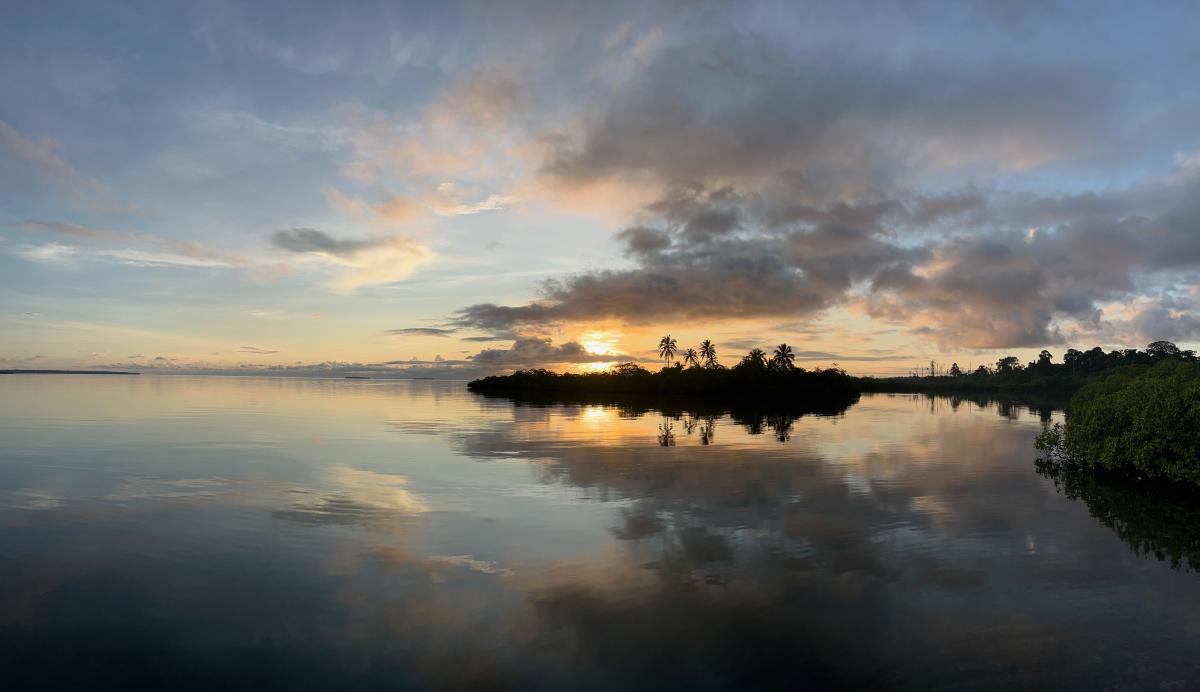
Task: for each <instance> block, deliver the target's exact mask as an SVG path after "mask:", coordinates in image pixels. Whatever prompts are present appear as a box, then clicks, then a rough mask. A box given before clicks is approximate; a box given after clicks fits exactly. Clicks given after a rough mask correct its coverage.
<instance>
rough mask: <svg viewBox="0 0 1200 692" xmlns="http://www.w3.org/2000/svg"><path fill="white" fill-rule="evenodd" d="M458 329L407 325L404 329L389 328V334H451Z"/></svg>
mask: <svg viewBox="0 0 1200 692" xmlns="http://www.w3.org/2000/svg"><path fill="white" fill-rule="evenodd" d="M456 331H458V330H457V329H440V328H437V327H405V328H403V329H389V330H387V333H388V334H391V335H393V336H447V337H448V336H450V335H452V334H454V332H456Z"/></svg>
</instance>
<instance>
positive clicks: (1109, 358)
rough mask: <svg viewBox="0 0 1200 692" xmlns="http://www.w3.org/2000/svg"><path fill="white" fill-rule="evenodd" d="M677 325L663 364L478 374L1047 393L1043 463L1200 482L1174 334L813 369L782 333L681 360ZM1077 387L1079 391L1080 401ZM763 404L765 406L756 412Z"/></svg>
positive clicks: (807, 391)
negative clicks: (768, 348) (973, 360)
mask: <svg viewBox="0 0 1200 692" xmlns="http://www.w3.org/2000/svg"><path fill="white" fill-rule="evenodd" d="M677 353H679V350H678V346H677V344H676V342H675V340H674V339H672V338H671V337H670V335H667V336H664V337H663V338H662V340H661V341H660V342H659V355H660V356H661V357H662V358H663V360H664V361H665V365H664V367H663V368H661V369H660V370H659V371H658V372H651V371H650V370H647V369H646V368H643V367H642V366H640V365H638V364H637V363H632V362H630V363H621V364H619V365H616V366H614V367H612V368H610V369H609V370H608V371H607V372H597V373H557V372H553V371H550V370H545V369H530V370H519V371H517V372H514V373H512V374H510V375H494V376H491V377H485V378H482V379H478V380H472V381H471V382H470V383H468V385H467V387H468V389H470V390H471V391H473V392H476V393H479V394H484V395H487V396H502V397H507V398H510V399H512V400H514V401H525V402H537V401H539V400H540V401H542V402H544V403H551V402H557V403H612V404H616V405H623V404H624V403H628V402H636V405H638V406H642V407H646V408H659V409H661V410H664V411H667V410H682V409H691V408H702V409H705V410H718V409H722V408H724V409H725V410H729V411H734V410H737V409H746V408H748V409H750V410H755V411H760V412H761V411H767V410H771V409H778V410H790V411H792V412H793V413H795V414H798V415H803V414H804V413H813V412H815V413H820V412H828V413H833V414H836V413H840V412H841V411H844V410H845V409H846V408H848V407H849V406H850V405H852V404H853V403H854V402H855V401H857V400H858V398H859V396H860V395H861V394H863V393H866V392H878V393H897V394H902V393H918V394H927V395H942V394H945V395H952V396H954V395H958V396H965V397H969V396H971V395H1002V396H1016V397H1019V398H1020V397H1039V398H1043V399H1045V400H1058V401H1062V402H1064V403H1066V405H1065V409H1066V424H1065V425H1063V424H1057V425H1055V426H1053V427H1050V428H1047V429H1046V430H1045V431H1044V432H1043V433H1042V434H1041V435H1040V436H1039V437H1038V439H1037V441H1036V444H1035V447H1036V448H1037V449H1038V450H1039V451H1041V452H1042V453H1043V454H1044V455H1045V456H1044V458H1043V459H1041V460H1040V461H1039V465H1040V466H1039V468H1040V469H1042V470H1045V471H1046V472H1047V473H1052V472H1054V471H1053V470H1054V469H1056V468H1057V469H1061V470H1062V472H1063V473H1066V472H1068V471H1083V472H1099V473H1108V474H1120V475H1125V476H1128V477H1132V478H1136V479H1153V480H1156V481H1164V480H1165V481H1172V482H1178V483H1183V484H1187V485H1192V486H1200V362H1198V361H1197V358H1196V354H1195V352H1193V351H1185V350H1181V349H1179V348H1178V347H1177V346H1176V345H1175V344H1173V343H1171V342H1169V341H1155V342H1153V343H1151V344H1149V345H1148V346H1147V347H1146V348H1145V349H1143V350H1139V349H1124V350H1115V351H1110V352H1107V353H1105V352H1104V350H1103V349H1101V348H1100V347H1096V348H1093V349H1091V350H1088V351H1079V350H1076V349H1069V350H1068V351H1067V352H1066V353H1065V354H1064V356H1063V361H1062V362H1061V363H1055V362H1054V356H1053V354H1051V353H1050V352H1049V351H1042V352H1041V353H1040V354H1039V356H1038V359H1037V360H1036V361H1034V362H1031V363H1028V364H1025V365H1022V364H1021V362H1020V360H1019V359H1018V358H1016V357H1015V356H1005V357H1004V358H1001V359H1000V360H998V361H997V362H996V365H995V367H987V366H982V365H981V366H979V367H978V368H975V369H974V370H973V371H971V372H969V373H968V372H964V371H963V370H962V369H960V368H959V366H958V364H957V363H954V364H952V365H951V366H950V367H949V368H948V369H946V370H945V371H943V370H942V369H941V368H939V367H938V365H937V364H936V363H932V362H931V363H930V365H929V368H928V370H927V371H926V373H927V374H925V373H918V372H915V371H914V372H913V373H911V374H910V375H909V376H908V377H887V378H875V377H853V376H851V375H848V374H847V373H846V372H845V371H844V370H842V369H841V368H838V367H836V365H835V366H834V367H830V368H826V369H819V370H805V369H804V368H802V367H797V366H796V365H795V364H794V360H795V359H794V357H793V355H792V354H793V351H792V349H791V347H790V346H788V345H787V344H780V345H779V346H778V347H777V348H776V349H775V352H774V354H773V355H772V356H770V357H768V356H767V354H766V353H765V352H764V351H763V350H761V349H757V348H756V349H753V350H751V351H750V352H749V353H747V354H746V355H745V356H743V357H742V358H741V359H740V360H739V361H738V363H737V364H736V365H734V366H733V367H726V366H724V365H722V364H721V363H720V362H719V360H718V359H717V352H716V347H715V346H714V345H713V344H712V342H711V341H707V340H706V341H704V342H703V343H701V344H700V347H699V348H698V349H691V348H689V349H687V350H686V351H684V352H683V353H682V354H681V355H682V358H681V359H679V360H676V358H675V356H676V354H677ZM1068 397H1070V398H1069V403H1068ZM756 415H757V414H756Z"/></svg>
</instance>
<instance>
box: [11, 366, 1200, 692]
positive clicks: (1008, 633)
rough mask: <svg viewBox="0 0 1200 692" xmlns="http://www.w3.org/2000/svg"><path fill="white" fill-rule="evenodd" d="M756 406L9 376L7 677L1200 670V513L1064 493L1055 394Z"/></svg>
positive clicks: (585, 678) (1001, 679) (637, 679)
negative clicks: (608, 403) (718, 412)
mask: <svg viewBox="0 0 1200 692" xmlns="http://www.w3.org/2000/svg"><path fill="white" fill-rule="evenodd" d="M756 415H757V414H744V413H743V414H739V418H738V420H734V419H733V418H730V417H728V416H714V415H704V416H695V417H693V416H690V415H688V414H680V415H678V417H664V416H663V415H662V414H660V413H657V412H654V411H636V410H629V409H626V410H620V409H617V408H614V407H603V406H596V405H589V406H561V405H559V406H528V405H521V406H515V405H514V404H513V403H512V402H510V401H508V400H505V399H485V398H482V397H478V396H475V395H472V394H470V393H468V392H466V391H465V387H464V386H463V385H462V383H446V382H428V381H413V382H383V381H338V380H285V379H266V378H201V377H194V378H193V377H147V376H142V377H83V376H77V377H70V376H6V377H3V378H0V443H2V448H0V679H2V680H4V681H5V683H4V685H5V688H6V689H14V690H18V689H20V690H23V689H39V688H46V689H78V688H88V689H122V690H130V689H214V688H220V689H238V688H246V689H262V688H265V687H280V688H288V689H337V688H343V689H356V690H361V689H446V688H463V689H489V688H495V689H588V688H595V689H601V688H603V689H631V688H655V689H672V688H689V689H696V688H699V689H706V688H735V689H736V688H742V689H744V688H750V687H756V686H757V687H772V688H779V687H788V688H794V687H805V686H811V687H818V688H826V689H828V688H839V687H854V688H863V687H872V688H908V689H931V688H951V687H953V688H983V689H1012V688H1059V689H1062V688H1064V687H1066V688H1075V687H1085V688H1088V689H1141V688H1147V687H1152V688H1168V689H1180V688H1183V689H1187V688H1189V687H1195V686H1197V685H1198V684H1200V682H1198V681H1200V660H1198V659H1197V657H1196V655H1195V654H1196V653H1197V652H1198V651H1200V646H1198V645H1200V575H1198V574H1196V573H1194V572H1192V571H1189V569H1188V561H1187V559H1188V557H1189V556H1195V555H1197V553H1196V541H1197V536H1198V535H1200V526H1198V524H1197V518H1196V516H1197V513H1198V512H1200V505H1196V504H1189V503H1188V502H1186V501H1180V502H1158V501H1157V500H1156V499H1155V498H1154V497H1150V498H1149V499H1147V498H1146V497H1144V493H1143V496H1139V495H1137V493H1136V492H1133V491H1126V490H1123V489H1122V488H1120V487H1116V486H1110V485H1100V486H1096V485H1095V484H1093V485H1087V484H1086V483H1084V484H1082V485H1081V484H1080V483H1075V484H1074V485H1071V486H1070V487H1067V486H1068V485H1069V484H1067V483H1065V482H1064V481H1063V480H1062V479H1059V485H1062V486H1063V487H1062V489H1060V488H1059V487H1057V486H1056V482H1055V479H1052V478H1049V477H1046V476H1043V475H1039V474H1038V473H1037V472H1036V471H1035V468H1034V463H1033V462H1034V456H1035V453H1034V452H1033V450H1032V446H1031V443H1032V440H1033V437H1034V435H1036V434H1037V432H1038V431H1039V430H1041V428H1042V425H1043V424H1044V421H1045V420H1053V419H1058V418H1059V416H1060V414H1058V413H1056V412H1055V413H1052V412H1050V411H1048V410H1040V411H1034V410H1031V409H1027V408H1023V407H1020V406H1011V405H1010V406H1005V405H1000V404H988V403H982V404H977V403H973V402H969V401H961V402H959V401H952V400H948V399H928V398H922V397H912V396H882V395H875V396H867V397H864V398H863V399H862V400H861V401H859V402H858V403H857V404H855V405H854V406H852V407H850V408H849V409H848V410H846V411H845V412H844V413H842V414H840V415H832V416H830V415H822V416H803V417H800V418H798V419H794V420H792V419H791V418H783V419H780V418H765V419H763V420H762V421H761V424H758V423H759V422H758V421H757V420H756V419H755V416H756ZM663 445H667V446H663ZM1130 493H1132V494H1130ZM1139 497H1140V500H1139ZM1135 500H1136V501H1135ZM1092 513H1095V514H1096V516H1095V517H1094V516H1092ZM1156 553H1158V554H1157V555H1156ZM1176 563H1177V564H1176Z"/></svg>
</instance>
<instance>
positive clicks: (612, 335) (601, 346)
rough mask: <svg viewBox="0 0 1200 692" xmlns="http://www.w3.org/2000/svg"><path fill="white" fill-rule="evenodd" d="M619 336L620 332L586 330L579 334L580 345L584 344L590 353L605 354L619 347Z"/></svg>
mask: <svg viewBox="0 0 1200 692" xmlns="http://www.w3.org/2000/svg"><path fill="white" fill-rule="evenodd" d="M619 337H620V334H618V333H617V332H610V331H591V332H584V333H583V334H581V335H580V336H579V345H580V346H583V348H584V349H585V350H586V351H587V352H588V353H593V354H595V355H598V356H604V355H608V354H610V353H613V352H614V350H615V349H616V347H617V339H618V338H619Z"/></svg>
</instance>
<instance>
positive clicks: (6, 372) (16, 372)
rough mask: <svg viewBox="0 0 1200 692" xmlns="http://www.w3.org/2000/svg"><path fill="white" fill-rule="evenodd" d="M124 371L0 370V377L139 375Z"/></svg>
mask: <svg viewBox="0 0 1200 692" xmlns="http://www.w3.org/2000/svg"><path fill="white" fill-rule="evenodd" d="M140 374H142V373H140V372H128V371H125V370H0V375H140Z"/></svg>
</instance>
